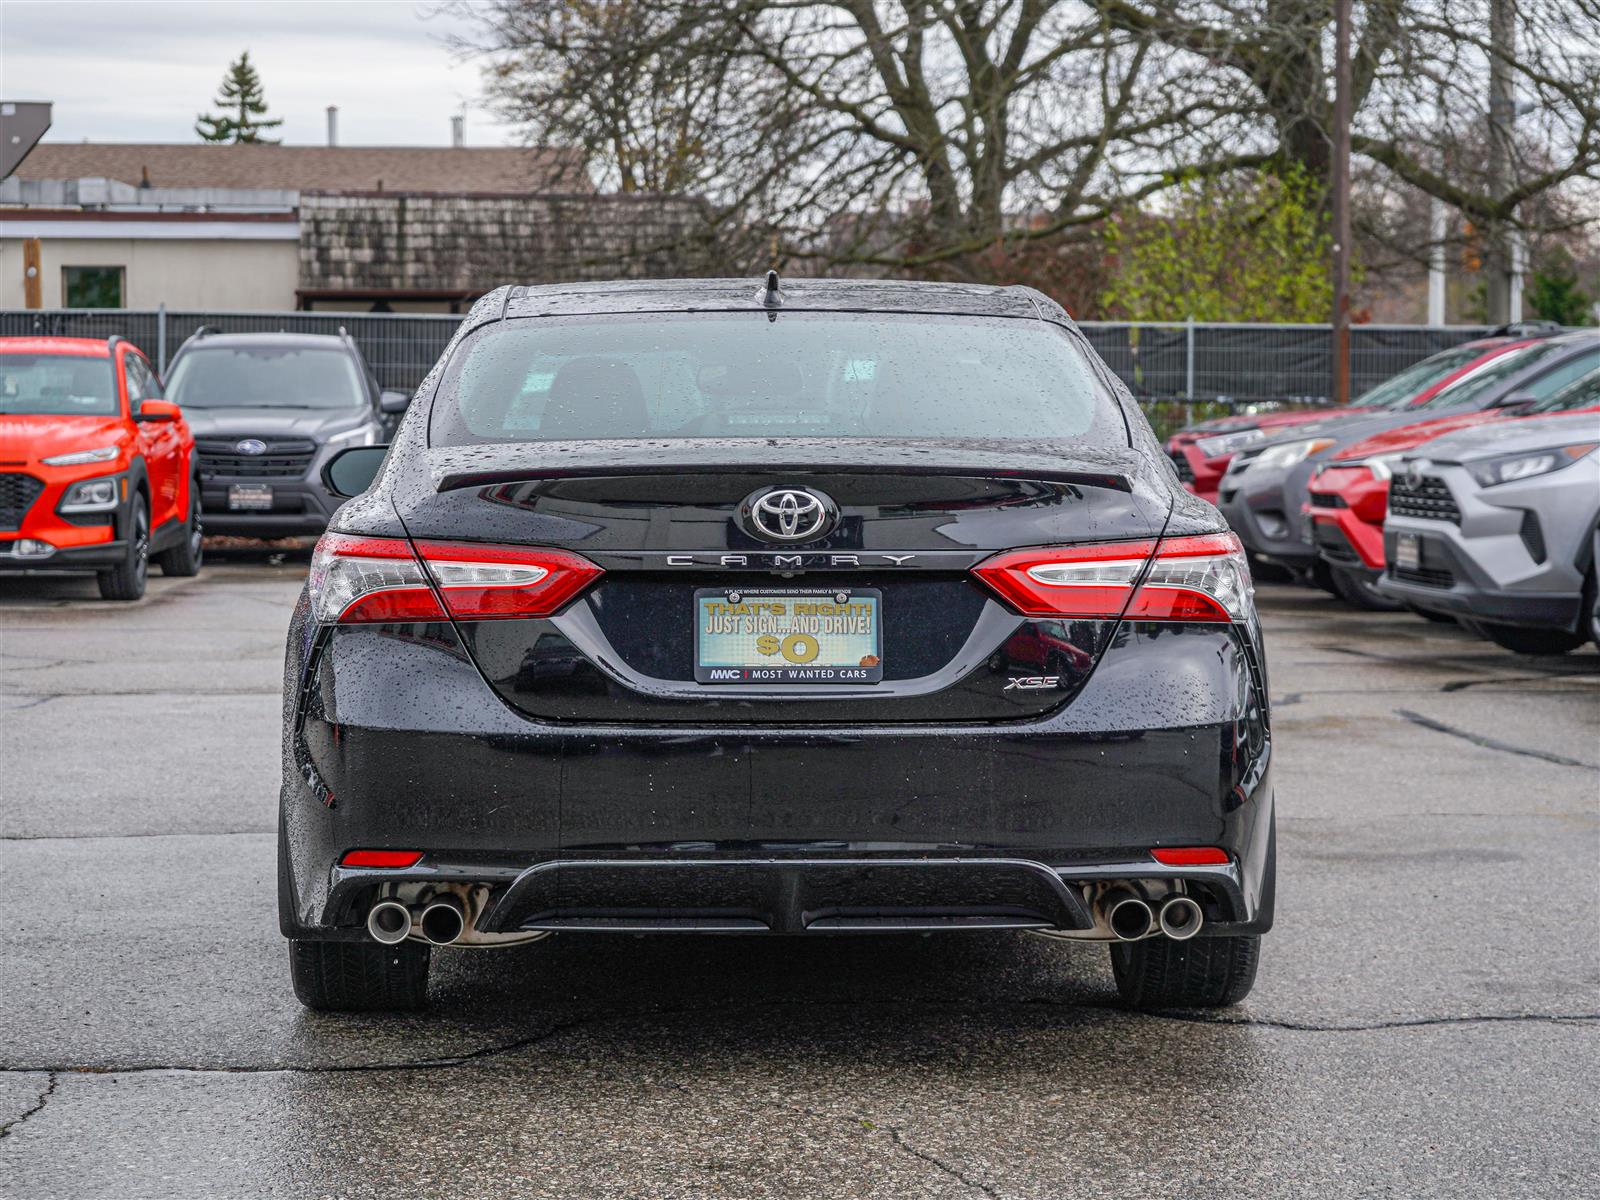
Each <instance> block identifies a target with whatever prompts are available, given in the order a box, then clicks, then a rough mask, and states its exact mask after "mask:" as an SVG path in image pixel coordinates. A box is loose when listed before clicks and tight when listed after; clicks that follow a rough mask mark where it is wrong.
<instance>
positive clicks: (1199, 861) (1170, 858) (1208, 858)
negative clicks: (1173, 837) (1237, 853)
mask: <svg viewBox="0 0 1600 1200" xmlns="http://www.w3.org/2000/svg"><path fill="white" fill-rule="evenodd" d="M1150 857H1151V858H1153V859H1155V860H1156V861H1157V862H1158V863H1165V864H1166V865H1167V866H1169V867H1210V866H1223V865H1225V864H1226V863H1227V862H1228V852H1227V851H1226V850H1219V849H1217V847H1215V846H1163V847H1162V848H1161V849H1159V850H1152V851H1150Z"/></svg>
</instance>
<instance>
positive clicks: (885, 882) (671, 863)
mask: <svg viewBox="0 0 1600 1200" xmlns="http://www.w3.org/2000/svg"><path fill="white" fill-rule="evenodd" d="M1253 865H1256V864H1251V863H1245V862H1239V861H1230V862H1228V863H1226V864H1218V865H1215V866H1191V867H1169V866H1164V865H1162V864H1160V863H1157V862H1155V861H1154V860H1152V859H1150V858H1149V857H1148V856H1144V857H1141V858H1137V859H1131V860H1117V859H1107V860H1104V861H1095V862H1075V863H1069V864H1065V865H1059V866H1051V865H1048V864H1046V863H1043V862H1040V861H1038V860H1036V859H1030V858H1022V857H1001V856H983V857H977V856H948V857H933V856H908V855H892V854H887V853H880V854H873V855H861V854H841V853H837V852H835V853H832V854H829V853H827V852H825V851H823V850H821V849H818V850H817V851H815V852H814V853H813V854H812V855H809V856H803V857H802V856H797V855H794V854H792V853H791V854H789V855H786V856H784V855H779V856H773V857H759V858H757V857H750V856H749V855H748V852H747V853H746V854H745V855H743V856H740V855H727V856H723V857H716V856H713V855H711V854H708V853H704V852H702V853H700V854H696V855H693V856H685V857H681V858H624V859H583V858H562V859H560V860H549V861H546V862H541V863H536V864H533V865H531V866H519V865H517V864H513V863H496V864H489V863H484V862H481V861H478V862H473V861H460V860H454V861H453V860H450V859H448V858H444V857H430V858H429V859H427V860H424V862H422V863H420V864H418V866H417V867H416V868H412V869H408V870H406V871H381V870H349V869H346V868H341V867H336V868H335V869H334V872H335V881H334V886H333V889H332V893H331V896H330V904H331V906H332V908H333V910H334V912H335V913H336V914H339V915H340V916H344V915H346V914H348V917H349V919H345V920H337V921H335V922H333V925H334V926H335V928H334V929H331V930H327V929H324V930H319V931H317V933H316V936H318V937H321V938H329V937H332V938H335V939H337V938H340V937H343V938H352V939H359V938H361V937H363V936H364V930H363V929H362V928H360V918H361V916H362V914H363V913H364V912H365V910H366V908H367V907H368V906H369V905H370V903H371V898H372V897H373V896H374V895H376V894H378V892H379V891H380V889H381V890H382V891H383V892H384V893H385V894H395V893H396V891H398V890H402V889H405V888H407V887H408V885H420V886H421V887H422V888H429V887H434V888H441V887H450V886H459V885H461V884H463V883H469V884H474V885H476V884H483V885H487V887H488V888H489V889H490V894H491V896H492V897H493V899H492V900H491V901H490V902H489V903H488V904H487V905H485V906H484V907H483V908H482V910H481V911H480V912H478V913H477V919H476V921H475V922H474V929H475V931H476V932H478V933H482V934H518V933H538V932H560V933H722V934H726V933H737V934H755V933H783V934H800V933H805V934H841V933H907V932H944V931H958V930H994V929H1042V930H1051V931H1057V932H1064V933H1079V934H1085V935H1089V936H1090V937H1091V938H1092V937H1093V936H1095V935H1094V928H1095V921H1094V917H1093V914H1092V908H1091V906H1092V901H1093V897H1094V895H1095V893H1096V890H1097V889H1099V888H1102V887H1104V886H1106V885H1109V884H1112V883H1119V884H1120V883H1126V884H1130V885H1131V886H1133V887H1135V888H1140V889H1143V890H1144V891H1145V892H1146V894H1148V895H1159V894H1162V893H1164V892H1166V891H1168V890H1170V889H1173V888H1174V887H1175V885H1179V884H1181V885H1182V888H1183V890H1184V891H1185V892H1186V893H1187V894H1188V895H1190V896H1192V897H1194V898H1195V899H1196V900H1197V901H1198V902H1199V903H1200V904H1201V906H1202V909H1203V910H1204V912H1205V915H1206V926H1205V927H1203V930H1202V932H1203V933H1205V932H1209V933H1210V934H1212V935H1221V934H1238V933H1264V932H1266V931H1267V930H1268V929H1270V928H1271V925H1272V917H1273V913H1272V895H1271V887H1270V883H1269V884H1268V885H1267V886H1266V889H1265V893H1264V894H1263V892H1262V888H1261V885H1262V880H1261V879H1260V878H1259V877H1258V878H1257V879H1256V880H1255V881H1254V882H1255V884H1256V887H1255V888H1254V890H1252V889H1251V888H1250V886H1249V884H1250V882H1251V881H1249V880H1247V872H1248V871H1249V870H1250V869H1251V867H1252V866H1253ZM286 932H288V931H286Z"/></svg>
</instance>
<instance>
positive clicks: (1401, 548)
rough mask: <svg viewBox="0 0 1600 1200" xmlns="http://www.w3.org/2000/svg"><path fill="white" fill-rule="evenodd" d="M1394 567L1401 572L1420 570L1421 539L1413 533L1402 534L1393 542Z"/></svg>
mask: <svg viewBox="0 0 1600 1200" xmlns="http://www.w3.org/2000/svg"><path fill="white" fill-rule="evenodd" d="M1394 565H1395V566H1396V567H1398V568H1399V569H1400V570H1402V571H1417V570H1420V569H1421V568H1422V538H1421V537H1420V536H1419V535H1417V534H1415V533H1402V534H1399V535H1398V536H1397V537H1396V538H1395V542H1394Z"/></svg>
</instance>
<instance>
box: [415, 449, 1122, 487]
mask: <svg viewBox="0 0 1600 1200" xmlns="http://www.w3.org/2000/svg"><path fill="white" fill-rule="evenodd" d="M425 453H426V454H427V457H428V465H429V474H430V476H431V478H432V481H433V485H434V490H435V491H436V492H440V493H442V492H450V491H457V490H460V489H463V488H474V487H490V486H495V485H499V484H508V483H528V482H532V481H535V480H540V479H563V478H570V477H576V476H593V475H660V474H682V473H696V474H724V473H733V472H740V473H748V472H750V471H770V472H775V473H777V472H794V473H816V472H829V473H838V472H848V473H852V474H863V475H910V474H921V475H982V476H985V477H992V478H1001V479H1041V480H1049V481H1051V482H1055V483H1066V484H1077V485H1079V486H1083V487H1100V488H1110V489H1112V490H1114V491H1119V492H1131V491H1132V490H1133V476H1134V475H1135V474H1136V473H1137V472H1138V471H1139V469H1140V465H1141V461H1142V460H1141V458H1140V456H1139V454H1138V453H1137V451H1134V450H1133V449H1131V448H1129V447H1118V448H1115V449H1102V448H1099V447H1091V446H1084V445H1083V444H1081V443H1071V442H1066V443H1051V442H1038V443H1031V444H1028V445H1025V446H1019V445H1018V444H1017V443H1016V442H1011V441H1006V442H1000V441H984V442H945V441H938V440H935V439H919V440H905V441H883V440H877V439H861V438H853V439H848V440H843V441H832V440H823V439H817V440H815V441H812V440H809V439H792V438H790V439H785V440H783V441H781V442H779V441H775V440H771V439H766V438H737V439H720V438H718V439H712V438H707V439H671V440H663V441H644V440H627V441H605V442H594V441H590V442H525V443H516V444H508V445H491V446H461V447H447V448H435V449H431V450H428V451H426V452H425Z"/></svg>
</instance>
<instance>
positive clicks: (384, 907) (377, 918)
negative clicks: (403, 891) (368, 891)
mask: <svg viewBox="0 0 1600 1200" xmlns="http://www.w3.org/2000/svg"><path fill="white" fill-rule="evenodd" d="M367 932H368V933H370V934H371V935H372V938H373V940H374V941H378V942H382V943H383V944H384V945H385V946H393V945H395V944H396V943H397V942H403V941H405V940H406V938H407V937H408V936H409V935H410V933H411V910H410V909H409V908H407V907H406V906H405V905H404V904H401V903H400V901H398V900H380V901H378V903H376V904H374V905H373V906H372V911H371V912H369V913H368V914H367Z"/></svg>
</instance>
